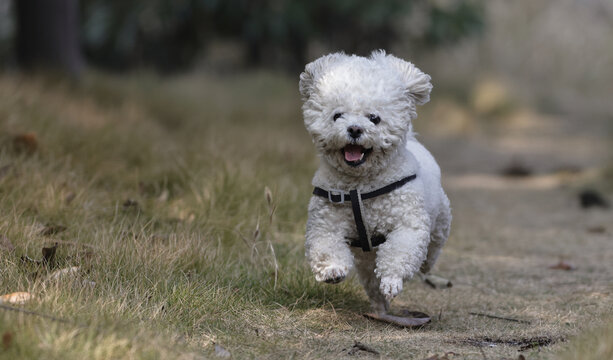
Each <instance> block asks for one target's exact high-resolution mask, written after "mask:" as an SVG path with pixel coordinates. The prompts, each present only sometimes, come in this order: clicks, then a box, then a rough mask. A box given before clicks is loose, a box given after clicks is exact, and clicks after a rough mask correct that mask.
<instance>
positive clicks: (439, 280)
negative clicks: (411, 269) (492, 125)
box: [423, 274, 453, 289]
mask: <svg viewBox="0 0 613 360" xmlns="http://www.w3.org/2000/svg"><path fill="white" fill-rule="evenodd" d="M423 281H424V283H426V284H427V285H429V286H430V287H431V288H433V289H447V288H450V287H452V286H453V284H452V283H451V281H449V280H448V279H445V278H444V277H441V276H437V275H432V274H428V275H424V277H423Z"/></svg>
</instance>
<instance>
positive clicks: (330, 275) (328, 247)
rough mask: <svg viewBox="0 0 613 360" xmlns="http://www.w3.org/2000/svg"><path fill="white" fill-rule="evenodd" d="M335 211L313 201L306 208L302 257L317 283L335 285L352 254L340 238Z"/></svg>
mask: <svg viewBox="0 0 613 360" xmlns="http://www.w3.org/2000/svg"><path fill="white" fill-rule="evenodd" d="M336 210H337V209H334V208H332V207H331V206H330V205H328V204H322V202H321V201H320V200H319V199H314V200H313V201H312V202H311V205H310V206H309V219H308V221H307V230H306V243H305V248H306V257H307V260H308V261H309V265H311V270H313V273H314V274H315V279H316V280H317V281H325V282H327V283H332V284H336V283H338V282H341V281H343V280H344V279H345V277H347V275H348V274H349V271H350V270H351V268H352V267H353V254H352V253H351V250H350V249H349V246H348V245H347V243H346V240H345V237H344V230H343V229H342V227H341V226H339V224H340V223H342V221H343V219H342V216H341V214H340V213H338V212H337V211H336Z"/></svg>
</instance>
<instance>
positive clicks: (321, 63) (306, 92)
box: [299, 52, 347, 101]
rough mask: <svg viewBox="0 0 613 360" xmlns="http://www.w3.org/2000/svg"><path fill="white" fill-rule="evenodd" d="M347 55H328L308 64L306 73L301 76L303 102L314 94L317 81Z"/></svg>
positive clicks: (305, 68)
mask: <svg viewBox="0 0 613 360" xmlns="http://www.w3.org/2000/svg"><path fill="white" fill-rule="evenodd" d="M346 56H347V55H345V54H344V53H342V52H338V53H334V54H328V55H325V56H322V57H320V58H319V59H317V60H315V61H313V62H310V63H308V64H307V65H306V66H305V67H304V72H303V73H302V74H300V83H299V88H300V95H302V100H305V101H306V100H307V99H308V98H309V97H310V96H311V94H312V93H313V89H314V87H315V83H316V82H317V80H318V79H319V78H320V77H321V76H322V75H323V74H324V73H325V72H326V71H327V70H329V69H330V67H332V66H334V64H337V63H339V62H340V61H341V60H342V59H343V58H345V57H346Z"/></svg>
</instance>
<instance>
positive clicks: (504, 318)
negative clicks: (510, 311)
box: [469, 312, 530, 324]
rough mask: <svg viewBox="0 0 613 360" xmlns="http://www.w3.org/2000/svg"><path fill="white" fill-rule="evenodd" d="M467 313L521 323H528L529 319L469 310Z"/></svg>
mask: <svg viewBox="0 0 613 360" xmlns="http://www.w3.org/2000/svg"><path fill="white" fill-rule="evenodd" d="M469 314H470V315H475V316H483V317H487V318H490V319H498V320H506V321H512V322H517V323H521V324H530V321H527V320H519V319H513V318H509V317H504V316H497V315H490V314H483V313H478V312H469Z"/></svg>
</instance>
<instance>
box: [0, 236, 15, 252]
mask: <svg viewBox="0 0 613 360" xmlns="http://www.w3.org/2000/svg"><path fill="white" fill-rule="evenodd" d="M0 250H2V251H6V252H13V251H15V246H13V243H12V242H11V240H9V238H7V237H6V236H4V235H0Z"/></svg>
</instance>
